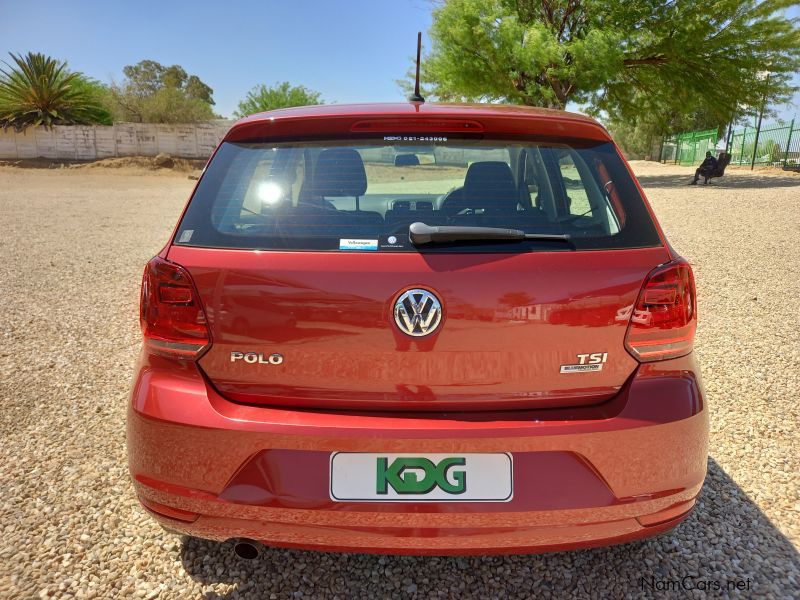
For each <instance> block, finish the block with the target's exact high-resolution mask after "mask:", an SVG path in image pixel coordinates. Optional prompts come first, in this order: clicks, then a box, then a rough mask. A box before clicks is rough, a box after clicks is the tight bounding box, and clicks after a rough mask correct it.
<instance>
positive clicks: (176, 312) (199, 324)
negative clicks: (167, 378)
mask: <svg viewBox="0 0 800 600" xmlns="http://www.w3.org/2000/svg"><path fill="white" fill-rule="evenodd" d="M139 320H140V323H141V325H142V333H143V334H144V342H145V345H146V346H147V348H148V349H149V350H150V351H151V352H154V353H156V354H161V355H163V356H170V357H172V358H183V359H195V358H198V357H199V356H200V355H201V354H202V353H203V351H204V350H205V349H206V348H208V346H209V343H210V341H211V338H210V335H209V332H208V326H207V325H206V315H205V313H204V312H203V307H202V306H201V305H200V298H199V296H198V294H197V290H196V289H195V287H194V283H192V278H191V277H190V276H189V273H187V272H186V270H185V269H184V268H183V267H179V266H178V265H176V264H174V263H171V262H168V261H166V260H163V259H161V258H159V257H157V256H156V257H155V258H154V259H152V260H151V261H150V262H149V263H147V266H146V267H145V269H144V276H143V277H142V297H141V304H140V307H139Z"/></svg>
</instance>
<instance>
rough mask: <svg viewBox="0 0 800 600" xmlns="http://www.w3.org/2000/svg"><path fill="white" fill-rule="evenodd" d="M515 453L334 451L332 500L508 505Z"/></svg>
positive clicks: (331, 480)
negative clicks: (493, 503) (492, 503)
mask: <svg viewBox="0 0 800 600" xmlns="http://www.w3.org/2000/svg"><path fill="white" fill-rule="evenodd" d="M513 471H514V469H513V460H512V458H511V454H509V453H506V452H498V453H493V454H474V453H468V454H384V453H374V452H373V453H368V452H334V453H333V454H331V459H330V496H331V500H334V501H337V502H343V501H347V502H509V501H510V500H511V498H512V497H513V495H514V474H513Z"/></svg>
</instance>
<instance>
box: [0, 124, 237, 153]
mask: <svg viewBox="0 0 800 600" xmlns="http://www.w3.org/2000/svg"><path fill="white" fill-rule="evenodd" d="M231 124H232V121H231V122H211V123H187V124H182V125H161V124H155V123H114V125H57V126H55V127H53V128H52V129H44V128H43V127H36V128H32V127H29V128H28V129H27V130H26V131H24V132H22V133H16V132H15V131H14V130H12V129H9V130H7V131H3V130H2V129H0V159H19V158H51V159H70V160H76V159H77V160H93V159H98V158H109V157H114V156H155V155H156V154H159V153H162V152H163V153H164V154H169V155H171V156H179V157H181V158H208V157H209V156H210V155H211V153H212V152H213V151H214V148H216V147H217V144H218V143H219V141H220V140H221V139H222V138H223V136H224V135H225V133H226V132H227V131H228V129H229V128H230V126H231Z"/></svg>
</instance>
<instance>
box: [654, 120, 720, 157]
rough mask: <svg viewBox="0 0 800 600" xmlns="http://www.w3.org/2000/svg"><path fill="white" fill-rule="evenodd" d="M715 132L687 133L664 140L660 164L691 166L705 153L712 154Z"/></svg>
mask: <svg viewBox="0 0 800 600" xmlns="http://www.w3.org/2000/svg"><path fill="white" fill-rule="evenodd" d="M717 139H718V136H717V130H716V129H706V130H704V131H689V132H687V133H679V134H678V135H676V136H673V137H670V138H666V139H665V140H664V144H663V146H662V148H661V162H671V163H674V164H677V165H693V164H695V163H696V162H700V161H702V160H703V158H705V156H706V151H708V150H711V151H712V152H714V146H715V145H716V143H717Z"/></svg>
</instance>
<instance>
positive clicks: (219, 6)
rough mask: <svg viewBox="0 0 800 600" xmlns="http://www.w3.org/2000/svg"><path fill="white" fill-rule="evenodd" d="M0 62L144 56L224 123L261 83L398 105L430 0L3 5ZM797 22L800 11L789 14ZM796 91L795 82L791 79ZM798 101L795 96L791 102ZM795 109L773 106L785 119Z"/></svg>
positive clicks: (76, 63)
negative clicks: (210, 101)
mask: <svg viewBox="0 0 800 600" xmlns="http://www.w3.org/2000/svg"><path fill="white" fill-rule="evenodd" d="M0 3H2V5H3V6H2V11H1V12H2V17H3V18H2V19H0V54H2V56H0V58H2V59H3V60H5V58H6V57H7V52H8V51H13V52H27V51H29V50H33V51H38V52H44V53H46V54H50V55H52V56H55V57H57V58H60V59H64V60H67V61H68V62H69V65H70V67H71V68H72V69H74V70H79V71H83V72H84V73H86V74H87V75H90V76H91V77H94V78H96V79H99V80H101V81H105V82H108V81H110V80H112V79H114V80H116V81H120V80H121V79H122V67H123V66H125V65H129V64H134V63H137V62H139V61H140V60H142V59H145V58H149V59H152V60H156V61H158V62H160V63H162V64H164V65H172V64H179V65H181V66H183V67H184V68H185V69H186V71H187V72H189V73H190V74H194V75H198V76H199V77H200V78H201V79H202V80H203V81H205V82H206V83H207V84H208V85H210V86H211V87H212V88H213V89H214V99H215V101H216V107H215V108H216V111H217V112H218V113H220V114H222V115H223V116H226V117H229V116H231V115H232V113H233V111H234V110H235V109H236V105H237V103H238V102H239V100H241V99H242V98H243V97H244V95H245V94H246V93H247V91H248V90H249V89H250V88H252V87H253V86H255V85H257V84H260V83H267V84H272V83H275V82H278V81H290V82H291V83H293V84H303V85H305V86H307V87H309V88H311V89H314V90H317V91H318V92H321V94H322V98H323V99H324V100H325V101H327V102H337V103H345V102H361V101H366V102H384V101H393V100H402V99H403V94H402V93H401V91H400V90H399V89H398V87H397V84H396V83H395V81H396V80H397V79H400V78H403V77H404V76H405V74H406V71H407V70H408V68H409V66H410V64H411V63H410V59H411V57H412V55H413V54H414V52H415V43H416V33H417V31H422V32H423V44H424V43H425V41H426V39H427V37H426V33H427V31H428V28H429V27H430V22H431V18H430V12H431V6H432V4H431V2H429V1H428V0H347V1H345V2H339V1H326V0H316V1H310V0H282V1H274V0H262V1H261V2H258V1H250V0H229V1H228V2H213V3H212V2H206V1H200V0H197V1H195V2H185V1H181V0H161V1H160V2H154V1H152V0H139V1H137V2H119V1H114V0H111V1H109V0H105V1H102V2H101V1H96V0H95V1H88V0H73V1H71V2H68V3H64V2H63V1H58V2H56V1H53V0H38V1H36V2H21V1H12V0H0ZM790 14H793V15H794V16H798V15H800V9H798V8H792V9H790ZM796 84H797V85H800V78H796ZM795 102H798V103H800V98H798V97H797V96H796V97H795ZM795 112H797V113H798V114H799V115H800V108H798V107H794V106H790V107H780V108H779V113H780V114H781V116H782V117H783V118H787V119H790V118H792V116H793V115H794V114H795Z"/></svg>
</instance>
